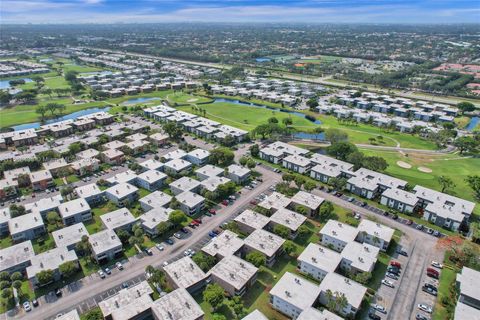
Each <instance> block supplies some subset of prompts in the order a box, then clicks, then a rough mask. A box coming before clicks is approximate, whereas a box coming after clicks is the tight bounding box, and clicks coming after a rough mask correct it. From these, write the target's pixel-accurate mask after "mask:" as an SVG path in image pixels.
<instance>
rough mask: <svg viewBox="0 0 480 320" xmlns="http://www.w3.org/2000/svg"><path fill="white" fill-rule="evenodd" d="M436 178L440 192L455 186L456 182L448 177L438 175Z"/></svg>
mask: <svg viewBox="0 0 480 320" xmlns="http://www.w3.org/2000/svg"><path fill="white" fill-rule="evenodd" d="M437 180H438V183H439V184H440V186H441V187H442V192H445V191H446V190H450V189H453V188H455V187H456V184H455V183H454V182H453V180H452V179H451V178H450V177H447V176H439V177H438V179H437Z"/></svg>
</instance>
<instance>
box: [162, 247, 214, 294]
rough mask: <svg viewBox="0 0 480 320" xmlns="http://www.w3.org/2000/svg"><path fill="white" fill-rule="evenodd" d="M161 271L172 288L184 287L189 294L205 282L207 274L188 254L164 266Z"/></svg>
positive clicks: (200, 287)
mask: <svg viewBox="0 0 480 320" xmlns="http://www.w3.org/2000/svg"><path fill="white" fill-rule="evenodd" d="M163 271H165V275H166V277H167V281H168V283H170V285H171V286H172V287H173V288H184V289H186V290H187V291H188V292H189V293H190V294H194V293H195V292H198V291H199V290H201V289H203V287H205V285H206V284H207V275H206V274H205V272H203V271H202V269H200V267H199V266H197V264H196V263H195V262H193V260H192V258H190V257H189V256H186V257H183V258H181V259H179V260H177V261H174V262H172V263H170V264H168V265H166V266H164V267H163Z"/></svg>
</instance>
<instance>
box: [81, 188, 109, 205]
mask: <svg viewBox="0 0 480 320" xmlns="http://www.w3.org/2000/svg"><path fill="white" fill-rule="evenodd" d="M74 192H75V194H76V195H77V196H78V197H79V198H82V199H85V201H87V203H88V204H89V205H96V204H99V203H101V202H103V200H104V196H105V192H104V191H102V190H100V188H99V187H98V186H97V184H96V183H90V184H86V185H83V186H79V187H76V188H75V189H74Z"/></svg>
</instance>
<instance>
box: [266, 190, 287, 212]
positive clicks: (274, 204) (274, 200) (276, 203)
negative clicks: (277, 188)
mask: <svg viewBox="0 0 480 320" xmlns="http://www.w3.org/2000/svg"><path fill="white" fill-rule="evenodd" d="M290 202H292V200H291V199H290V198H288V197H286V196H284V195H283V194H281V193H279V192H273V193H272V194H271V195H269V196H267V197H266V198H265V200H263V201H262V202H260V203H259V204H258V205H259V206H260V207H262V208H265V209H271V208H274V209H277V210H278V209H281V208H285V207H287V206H288V205H289V204H290Z"/></svg>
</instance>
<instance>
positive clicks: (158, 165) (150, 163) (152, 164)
mask: <svg viewBox="0 0 480 320" xmlns="http://www.w3.org/2000/svg"><path fill="white" fill-rule="evenodd" d="M140 166H141V167H142V170H143V171H149V170H157V171H162V170H163V162H161V161H158V160H155V159H148V160H146V161H144V162H141V163H140Z"/></svg>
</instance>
